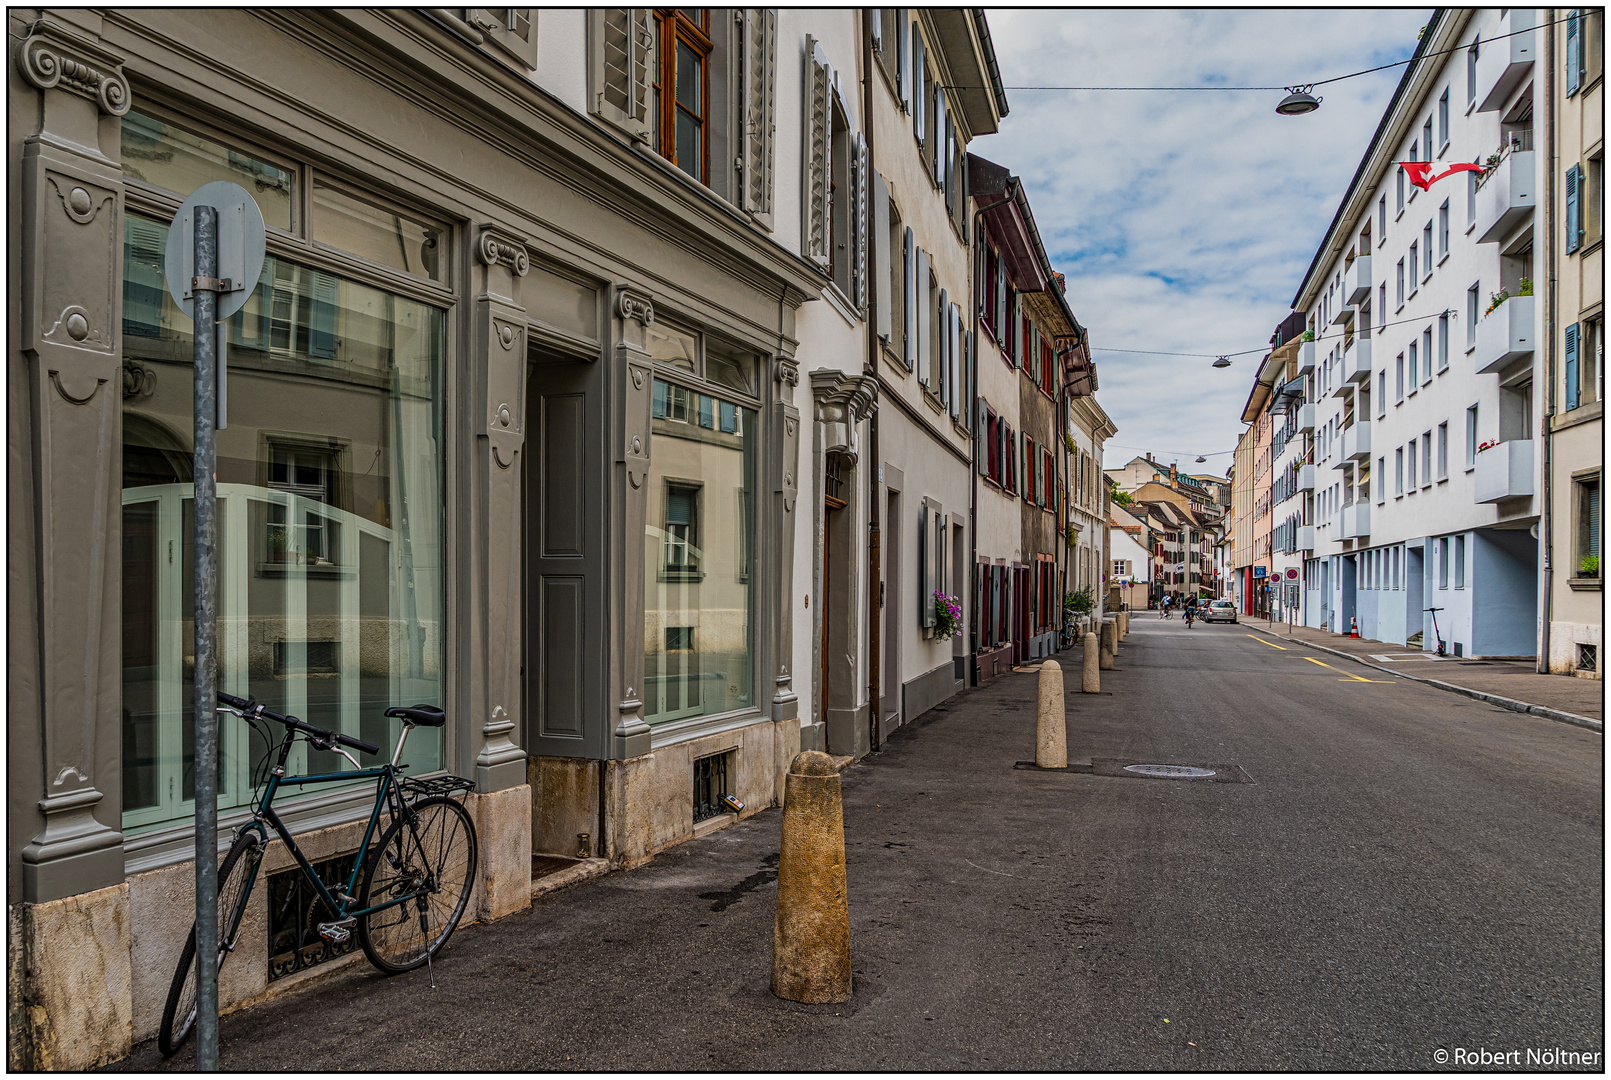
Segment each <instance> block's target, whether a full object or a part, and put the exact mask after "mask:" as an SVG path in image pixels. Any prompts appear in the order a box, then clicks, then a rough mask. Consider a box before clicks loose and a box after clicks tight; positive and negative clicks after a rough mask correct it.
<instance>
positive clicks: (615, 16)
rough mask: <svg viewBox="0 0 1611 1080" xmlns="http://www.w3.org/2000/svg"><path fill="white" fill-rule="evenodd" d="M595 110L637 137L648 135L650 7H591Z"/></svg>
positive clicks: (651, 44) (643, 138)
mask: <svg viewBox="0 0 1611 1080" xmlns="http://www.w3.org/2000/svg"><path fill="white" fill-rule="evenodd" d="M588 16H589V21H590V23H591V30H592V33H591V34H590V35H589V47H590V50H591V52H592V68H593V111H594V112H595V113H597V114H598V116H599V118H600V119H603V120H607V121H609V122H610V123H612V124H614V125H616V126H617V127H619V128H621V129H622V130H623V131H625V132H626V133H627V134H628V135H629V136H631V137H632V138H634V139H639V140H641V141H643V142H648V141H649V88H650V86H651V84H652V83H653V82H654V77H653V73H652V72H651V70H650V68H651V65H652V64H653V63H654V12H653V9H652V8H594V9H592V10H591V11H589V12H588Z"/></svg>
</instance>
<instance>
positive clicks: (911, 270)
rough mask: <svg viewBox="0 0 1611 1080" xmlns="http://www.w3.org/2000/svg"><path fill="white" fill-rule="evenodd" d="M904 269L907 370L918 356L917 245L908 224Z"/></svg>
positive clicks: (903, 352) (904, 357)
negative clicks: (913, 240) (913, 241)
mask: <svg viewBox="0 0 1611 1080" xmlns="http://www.w3.org/2000/svg"><path fill="white" fill-rule="evenodd" d="M901 261H902V264H903V269H902V272H901V280H902V281H903V282H904V283H905V288H906V295H905V296H904V297H903V299H904V300H905V301H906V303H905V315H906V325H905V327H904V328H903V330H902V334H901V359H902V360H903V361H904V362H905V363H906V370H907V371H911V370H912V364H913V362H914V360H915V359H916V357H917V245H916V244H914V243H912V227H911V226H910V225H908V226H906V236H905V244H904V246H903V250H902V252H901Z"/></svg>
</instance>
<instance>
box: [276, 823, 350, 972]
mask: <svg viewBox="0 0 1611 1080" xmlns="http://www.w3.org/2000/svg"><path fill="white" fill-rule="evenodd" d="M357 857H358V853H357V852H355V851H354V852H348V853H347V854H345V855H337V856H336V857H335V858H333V859H326V860H325V861H324V862H316V863H314V864H313V872H314V873H315V874H317V875H319V880H320V881H323V882H324V883H325V884H326V885H327V886H328V885H329V884H330V883H331V882H339V883H340V884H341V885H342V886H343V887H345V886H346V884H347V878H348V876H349V875H351V874H352V864H353V860H354V859H355V858H357ZM268 886H269V891H268V905H269V908H268V910H269V919H268V936H269V942H268V943H269V974H268V977H269V982H274V981H275V980H276V979H283V978H285V977H286V976H287V975H294V974H296V973H297V972H298V971H304V970H306V969H307V968H310V967H315V966H317V965H319V964H326V963H329V962H330V961H331V960H335V959H337V958H339V957H342V956H345V955H347V954H348V953H350V952H352V951H353V950H355V949H356V948H358V936H357V935H356V934H354V935H353V936H351V937H349V938H348V939H347V940H346V941H345V942H343V943H342V944H340V945H332V944H330V943H329V942H328V941H325V940H324V939H323V938H321V937H320V936H319V924H320V923H322V922H330V921H331V920H332V919H334V918H335V917H336V916H335V913H334V912H332V911H331V910H330V908H329V907H328V906H327V905H326V904H325V902H324V900H323V899H322V898H320V896H319V894H318V892H316V891H315V890H314V888H313V886H312V885H310V884H308V879H307V876H306V875H305V874H303V873H302V871H301V869H300V868H298V867H295V866H293V867H290V868H289V869H287V870H282V871H280V872H279V873H277V874H270V875H269V880H268Z"/></svg>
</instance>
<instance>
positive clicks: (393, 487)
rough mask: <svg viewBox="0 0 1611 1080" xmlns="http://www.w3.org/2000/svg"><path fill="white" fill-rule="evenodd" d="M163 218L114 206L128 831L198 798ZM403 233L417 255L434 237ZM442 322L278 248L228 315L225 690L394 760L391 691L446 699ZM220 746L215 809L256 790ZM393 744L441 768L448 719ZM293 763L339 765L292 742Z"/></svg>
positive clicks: (184, 345)
mask: <svg viewBox="0 0 1611 1080" xmlns="http://www.w3.org/2000/svg"><path fill="white" fill-rule="evenodd" d="M131 115H132V114H131ZM140 119H141V120H143V118H140ZM134 127H135V132H136V134H137V135H139V134H140V133H141V130H142V129H141V126H140V124H139V121H138V120H137V121H136V123H135V125H134ZM125 145H127V136H126V141H125ZM177 145H178V146H185V145H187V144H186V143H185V142H184V141H183V140H180V141H178V143H177ZM214 163H215V164H221V162H217V161H215V162H214ZM170 166H171V162H170ZM170 166H164V168H168V167H170ZM215 172H216V170H215ZM213 178H215V176H213V175H205V174H204V175H196V176H190V175H187V174H186V175H179V176H176V175H174V174H173V173H171V172H170V173H165V174H161V175H160V177H159V179H160V182H161V183H163V184H164V185H167V184H173V183H177V184H193V183H199V182H201V181H203V180H205V179H213ZM270 189H271V190H278V189H277V188H274V187H273V186H272V185H270ZM248 190H251V188H250V187H249V188H248ZM263 192H264V189H263V188H258V189H257V193H258V194H259V197H262V194H263ZM268 209H269V206H268V205H265V211H268ZM316 215H317V211H316ZM400 220H401V219H400ZM167 233H168V226H167V225H166V224H165V223H163V222H162V221H159V220H155V219H153V218H150V217H144V216H141V215H139V214H136V213H129V214H128V215H127V216H126V218H125V230H124V271H125V276H124V331H125V333H124V365H125V368H124V370H125V379H124V384H123V395H124V401H123V429H124V434H123V825H124V828H125V829H139V828H142V827H149V826H157V825H162V824H164V823H171V822H175V821H178V820H181V819H184V818H188V817H189V816H191V815H192V814H193V813H194V805H193V802H192V800H193V797H194V782H195V774H194V735H193V731H194V716H193V706H192V698H193V680H194V662H193V656H192V652H191V650H192V642H193V640H194V637H193V634H194V628H193V625H192V618H193V600H192V591H191V563H192V539H191V517H192V489H191V453H192V451H191V439H192V419H191V417H192V410H191V400H192V380H191V331H192V324H191V321H190V319H189V318H188V317H186V316H185V315H184V314H183V313H182V312H181V311H180V310H179V309H178V308H177V307H176V306H175V305H174V304H173V301H172V300H171V299H170V298H169V297H168V295H167V290H166V289H165V288H164V286H163V249H164V245H165V243H166V239H167ZM397 237H398V239H399V241H400V242H407V243H408V245H409V248H410V256H411V257H412V256H414V255H417V254H418V253H419V251H420V249H419V247H418V245H419V244H421V243H423V242H424V234H423V233H422V232H418V231H415V232H409V231H407V230H405V229H403V228H401V227H400V228H399V229H398V231H397ZM409 269H411V270H413V271H414V272H416V273H424V274H425V275H426V276H430V273H429V271H426V270H424V269H423V268H421V269H414V268H413V267H409ZM446 322H447V319H446V313H445V312H444V311H443V310H441V309H440V308H438V307H435V306H432V305H430V304H426V303H424V302H421V301H419V300H414V299H410V298H407V297H404V296H400V295H396V294H394V293H391V292H388V291H385V290H382V289H379V288H376V287H373V286H370V285H366V284H363V283H361V282H358V281H354V280H349V279H348V278H346V277H342V276H339V275H336V274H332V273H329V272H326V271H324V270H319V269H314V268H312V267H308V266H303V265H299V264H298V263H295V262H292V261H290V260H288V259H286V258H283V257H280V256H277V255H270V257H269V258H268V260H267V261H266V263H265V265H264V269H263V276H262V278H261V281H260V284H259V286H258V288H257V291H256V293H255V294H254V295H253V296H252V297H251V299H250V300H249V301H248V302H247V304H246V307H245V308H244V309H243V310H242V311H241V312H240V313H238V314H237V315H235V316H234V317H233V318H232V319H231V320H230V321H229V352H228V361H229V383H228V387H229V426H228V428H226V429H225V430H223V431H220V432H219V433H218V541H219V543H218V558H219V589H218V612H219V617H218V657H219V660H218V686H219V688H220V689H221V690H225V691H228V692H230V693H234V694H240V695H244V696H250V697H252V698H255V699H256V700H258V701H262V702H264V703H266V704H268V705H269V706H270V707H271V708H274V709H277V710H280V711H284V712H289V713H292V714H294V715H296V716H300V717H303V718H304V719H306V720H308V721H309V722H311V723H314V724H318V725H320V726H322V727H328V728H331V729H334V730H338V731H343V732H346V733H348V734H351V735H355V736H358V737H359V738H362V739H365V740H368V741H370V742H373V743H376V744H377V745H380V746H383V747H387V748H388V750H387V751H386V752H387V753H388V754H389V748H390V747H391V746H392V745H393V744H394V742H395V739H396V735H397V730H396V724H397V721H393V720H388V719H387V718H386V717H384V716H383V715H382V712H383V711H384V709H385V708H386V707H387V706H388V705H394V704H413V703H415V702H425V703H429V704H434V705H438V706H440V705H442V704H444V700H443V695H444V682H443V629H444V623H443V607H444V600H445V592H444V588H445V586H444V580H443V562H444V540H443V528H444V516H443V461H444V456H443V435H442V424H443V407H442V402H443V390H442V380H443V377H444V366H445V365H444V358H445V349H446ZM220 742H221V757H220V767H219V806H220V808H222V809H227V808H230V807H236V806H241V805H243V804H245V803H246V802H248V801H249V800H250V798H251V794H252V786H253V770H254V767H255V766H256V765H257V764H258V763H259V761H260V759H261V758H262V757H263V755H264V752H265V751H266V749H267V747H265V746H264V745H263V744H262V742H261V740H260V739H259V737H258V736H257V735H255V734H254V733H252V732H251V731H250V730H249V729H248V728H247V727H246V726H245V725H244V724H243V723H241V722H240V721H239V720H235V719H233V718H230V717H225V718H224V722H223V726H222V729H221V738H220ZM404 757H405V760H406V761H407V762H408V764H409V766H410V771H411V773H412V774H414V775H419V774H423V773H427V772H430V771H432V770H434V769H439V768H441V767H442V766H443V747H442V733H441V731H440V730H431V729H428V728H421V729H419V730H417V731H416V732H414V734H413V736H412V737H411V738H410V739H409V741H408V745H407V748H406V751H405V754H404ZM369 763H370V762H369V761H367V760H366V761H365V764H369ZM290 768H291V769H292V770H293V771H299V770H303V769H309V770H313V771H317V772H336V771H340V770H342V769H343V768H347V769H350V768H351V766H350V765H348V764H347V763H346V762H345V761H344V759H342V758H341V757H339V756H338V755H336V754H334V753H332V752H320V751H314V750H311V749H309V748H308V747H307V746H306V745H305V744H299V746H298V748H297V753H296V754H295V755H294V757H293V760H292V762H291V763H290Z"/></svg>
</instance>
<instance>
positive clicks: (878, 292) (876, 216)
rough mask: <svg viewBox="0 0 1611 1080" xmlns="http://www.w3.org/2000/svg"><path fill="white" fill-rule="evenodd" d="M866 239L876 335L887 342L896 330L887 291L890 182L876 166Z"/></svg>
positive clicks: (891, 254) (889, 257)
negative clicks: (871, 272)
mask: <svg viewBox="0 0 1611 1080" xmlns="http://www.w3.org/2000/svg"><path fill="white" fill-rule="evenodd" d="M869 242H870V243H871V244H872V245H873V247H872V252H871V260H872V264H873V267H874V269H873V307H875V308H877V309H878V337H879V339H880V340H882V341H884V342H886V343H887V342H888V341H889V340H890V335H891V334H893V333H894V332H895V327H894V325H893V322H892V320H891V319H890V310H889V308H890V301H891V300H892V299H893V298H892V297H891V296H890V295H889V284H890V278H889V275H890V270H891V269H892V267H891V265H890V260H891V259H892V258H894V255H895V253H894V252H893V251H891V250H890V249H889V248H890V244H889V185H888V184H886V183H884V177H883V176H882V175H881V174H880V173H879V172H878V170H876V169H874V170H873V230H872V235H871V236H870V237H869Z"/></svg>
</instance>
